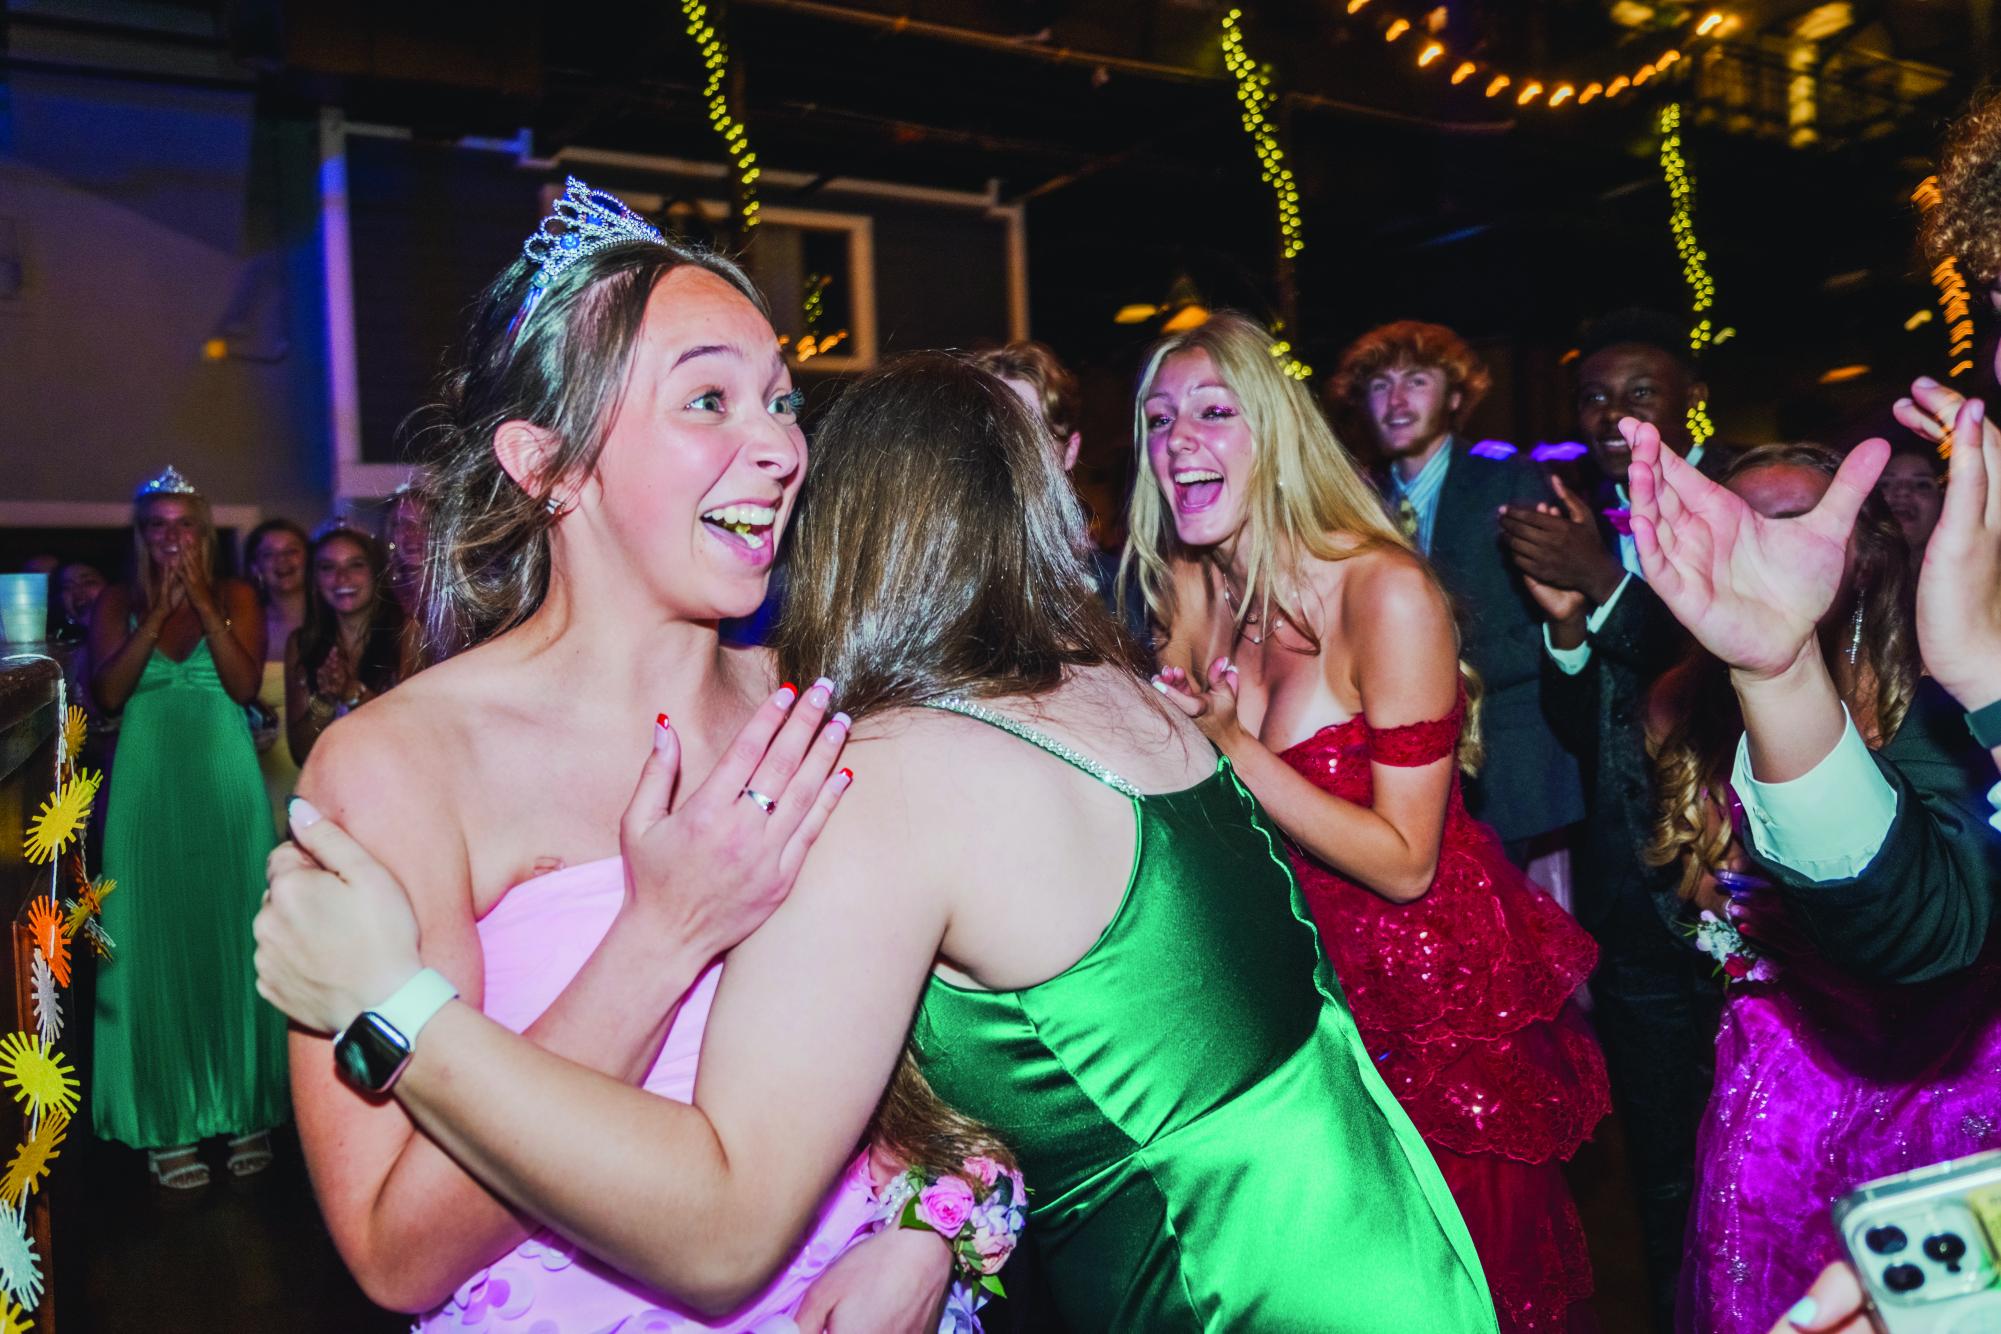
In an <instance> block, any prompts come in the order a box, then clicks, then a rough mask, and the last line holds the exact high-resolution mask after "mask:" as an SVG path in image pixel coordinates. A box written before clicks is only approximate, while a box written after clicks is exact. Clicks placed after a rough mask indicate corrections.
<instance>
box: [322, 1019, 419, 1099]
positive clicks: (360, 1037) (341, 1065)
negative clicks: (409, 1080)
mask: <svg viewBox="0 0 2001 1334" xmlns="http://www.w3.org/2000/svg"><path fill="white" fill-rule="evenodd" d="M409 1059H410V1048H409V1045H408V1044H407V1043H406V1042H405V1041H404V1039H403V1035H402V1034H401V1033H398V1032H397V1031H396V1030H395V1029H394V1028H393V1027H391V1026H390V1025H389V1024H388V1023H386V1022H384V1021H383V1019H382V1018H381V1016H379V1015H377V1014H375V1013H374V1012H373V1011H369V1012H365V1013H363V1014H361V1015H359V1016H357V1017H356V1019H355V1021H354V1022H353V1023H351V1024H349V1025H348V1026H347V1031H346V1032H345V1033H342V1034H341V1035H340V1039H339V1041H337V1042H335V1043H334V1070H335V1072H336V1073H337V1074H339V1075H340V1077H341V1079H342V1080H344V1081H345V1082H346V1083H347V1084H348V1086H349V1087H351V1088H355V1089H359V1090H361V1091H362V1092H363V1093H380V1092H382V1091H383V1090H384V1089H386V1088H388V1087H389V1085H390V1083H391V1082H392V1081H393V1080H394V1079H395V1078H396V1076H397V1074H398V1073H399V1072H400V1071H401V1070H402V1069H403V1064H404V1062H406V1061H408V1060H409Z"/></svg>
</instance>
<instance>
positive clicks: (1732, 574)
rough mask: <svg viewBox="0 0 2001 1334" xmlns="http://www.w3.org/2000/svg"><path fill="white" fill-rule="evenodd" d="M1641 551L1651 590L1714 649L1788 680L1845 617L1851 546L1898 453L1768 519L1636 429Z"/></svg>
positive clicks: (1634, 473) (1628, 431)
mask: <svg viewBox="0 0 2001 1334" xmlns="http://www.w3.org/2000/svg"><path fill="white" fill-rule="evenodd" d="M1619 430H1620V433H1621V434H1623V435H1624V436H1625V437H1626V441H1627V443H1628V444H1629V445H1631V446H1632V451H1633V453H1632V464H1631V467H1630V469H1629V471H1628V487H1629V491H1630V495H1631V497H1632V511H1633V542H1634V545H1635V547H1637V549H1638V552H1639V557H1640V570H1641V572H1642V573H1643V574H1644V575H1645V576H1646V580H1647V584H1648V586H1649V587H1651V588H1652V589H1653V590H1654V592H1655V593H1657V594H1659V595H1660V599H1661V601H1662V602H1664V603H1666V604H1667V607H1668V610H1670V611H1672V612H1673V613H1674V615H1675V619H1677V620H1679V621H1680V622H1681V623H1682V624H1683V625H1685V626H1687V627H1688V629H1689V632H1690V633H1691V634H1693V635H1694V636H1695V637H1696V639H1697V641H1698V642H1700V643H1701V644H1702V646H1703V647H1704V648H1706V649H1708V650H1709V651H1710V652H1711V653H1714V654H1715V655H1716V656H1717V657H1719V658H1721V659H1722V660H1723V661H1724V662H1725V663H1727V664H1729V666H1730V667H1732V668H1733V669H1735V670H1737V671H1741V672H1747V673H1751V674H1753V675H1756V676H1776V675H1778V674H1779V673H1780V672H1782V671H1784V670H1785V669H1786V668H1787V667H1789V666H1791V665H1792V663H1793V662H1794V661H1795V660H1796V659H1797V658H1798V657H1799V654H1800V651H1801V649H1802V648H1804V647H1805V645H1806V643H1807V641H1808V640H1809V639H1810V638H1812V636H1813V633H1814V627H1815V626H1817V625H1818V624H1819V623H1820V619H1821V618H1822V617H1823V616H1825V615H1826V614H1827V610H1828V608H1829V607H1830V606H1831V605H1833V602H1834V595H1835V592H1836V590H1837V589H1839V588H1840V586H1841V576H1842V573H1843V571H1844V570H1845V568H1846V566H1847V560H1848V538H1849V534H1850V533H1851V532H1852V531H1853V530H1854V527H1855V516H1856V514H1857V513H1859V512H1860V511H1861V508H1862V502H1863V501H1864V500H1865V499H1867V498H1868V495H1869V489H1870V487H1872V486H1874V485H1875V482H1876V475H1877V474H1878V473H1880V472H1881V471H1882V470H1883V464H1884V463H1885V462H1886V461H1888V459H1889V454H1890V447H1889V446H1888V445H1887V444H1885V443H1884V442H1883V441H1881V440H1871V441H1869V442H1868V443H1866V444H1864V445H1861V446H1859V447H1858V448H1857V449H1856V450H1855V452H1854V453H1852V454H1850V455H1849V456H1848V458H1847V459H1846V460H1845V461H1844V462H1843V463H1842V465H1841V469H1840V471H1839V472H1838V473H1836V474H1835V478H1834V481H1833V482H1832V483H1831V484H1830V485H1829V486H1828V489H1827V494H1826V495H1824V496H1822V497H1821V499H1820V503H1819V504H1817V505H1815V506H1814V507H1813V508H1812V509H1811V510H1809V511H1807V512H1806V513H1805V514H1801V515H1797V516H1795V517H1792V518H1784V519H1775V518H1767V517H1765V516H1764V515H1762V514H1759V513H1758V512H1757V511H1756V510H1754V509H1752V508H1751V507H1750V506H1749V505H1747V504H1746V503H1745V502H1744V500H1743V498H1742V497H1740V496H1738V495H1737V494H1736V493H1735V492H1733V491H1731V490H1729V489H1728V488H1727V487H1723V486H1719V485H1717V484H1716V483H1715V482H1712V481H1710V480H1709V479H1708V478H1707V477H1704V476H1703V475H1702V474H1701V473H1699V472H1697V471H1696V470H1695V469H1694V468H1693V467H1692V466H1690V465H1689V463H1688V462H1687V460H1685V459H1683V458H1682V457H1681V456H1680V455H1679V454H1676V453H1675V452H1674V451H1673V450H1670V449H1666V448H1663V447H1662V445H1661V437H1660V432H1658V431H1657V430H1655V429H1654V428H1653V427H1652V426H1650V425H1648V424H1647V423H1645V422H1640V421H1636V420H1634V419H1633V418H1630V417H1628V418H1626V419H1625V420H1624V421H1622V422H1620V423H1619Z"/></svg>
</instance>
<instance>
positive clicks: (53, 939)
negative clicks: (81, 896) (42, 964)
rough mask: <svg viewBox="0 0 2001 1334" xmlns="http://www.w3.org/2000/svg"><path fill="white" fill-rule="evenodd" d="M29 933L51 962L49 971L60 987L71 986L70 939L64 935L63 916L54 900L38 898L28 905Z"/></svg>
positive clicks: (44, 956) (45, 957)
mask: <svg viewBox="0 0 2001 1334" xmlns="http://www.w3.org/2000/svg"><path fill="white" fill-rule="evenodd" d="M28 933H29V934H30V935H32V936H33V937H34V938H35V946H36V948H38V949H39V950H41V952H42V957H43V958H44V959H47V960H48V961H49V971H50V972H51V973H53V974H55V979H56V982H57V984H58V985H61V986H65V987H66V986H68V985H69V937H68V936H67V935H65V934H63V915H62V912H61V910H60V909H58V908H57V907H56V905H55V901H54V900H52V899H45V898H41V897H37V898H36V899H35V900H34V901H33V902H31V903H30V904H29V905H28Z"/></svg>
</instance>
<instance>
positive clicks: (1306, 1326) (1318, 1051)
mask: <svg viewBox="0 0 2001 1334" xmlns="http://www.w3.org/2000/svg"><path fill="white" fill-rule="evenodd" d="M946 707H952V708H954V709H955V711H958V712H974V716H982V717H983V720H984V721H989V722H998V720H997V719H996V718H995V716H994V715H991V714H986V713H985V712H984V711H975V710H969V709H968V708H967V707H966V706H963V705H960V704H957V703H956V702H955V703H953V704H950V705H947V706H946ZM1001 725H1004V726H1005V727H1006V730H1008V731H1010V732H1013V733H1015V734H1016V735H1017V736H1022V737H1023V738H1024V739H1025V740H1029V741H1032V742H1034V743H1035V744H1037V745H1041V746H1042V747H1043V748H1044V749H1045V750H1049V751H1051V752H1052V753H1053V754H1056V755H1058V756H1059V757H1060V758H1063V759H1065V760H1067V761H1069V762H1070V763H1072V764H1075V765H1076V766H1077V767H1079V768H1082V769H1084V770H1085V772H1088V773H1091V774H1092V776H1093V777H1096V778H1098V779H1100V780H1101V781H1104V782H1107V783H1108V784H1110V785H1111V786H1113V787H1116V788H1118V789H1119V790H1120V791H1122V792H1125V793H1126V795H1127V796H1128V797H1130V798H1131V799H1132V805H1133V812H1134V816H1135V818H1136V820H1137V822H1138V826H1139V836H1138V844H1137V851H1136V854H1135V858H1134V864H1133V868H1132V875H1131V879H1130V881H1129V882H1128V885H1127V888H1126V893H1125V898H1124V901H1123V902H1122V903H1121V904H1120V906H1119V909H1118V911H1117V913H1116V914H1115V915H1114V917H1113V918H1112V921H1111V923H1110V925H1108V926H1107V927H1106V928H1105V931H1104V934H1103V935H1102V936H1101V937H1099V939H1098V941H1097V943H1096V944H1094V945H1093V946H1092V947H1091V949H1090V950H1089V951H1088V952H1087V953H1086V954H1085V955H1084V957H1083V958H1081V959H1079V960H1078V961H1077V962H1076V963H1075V964H1074V965H1072V966H1071V967H1070V968H1068V969H1066V970H1065V971H1064V972H1062V973H1061V974H1059V975H1057V976H1056V977H1054V978H1051V979H1050V980H1049V981H1047V982H1044V983H1041V984H1040V985H1038V986H1033V987H1029V988H1026V989H1024V990H1020V991H1008V992H982V991H971V990H966V989H963V988H959V987H955V986H953V985H951V984H949V983H947V982H944V981H942V980H940V979H938V978H936V977H934V978H933V979H932V980H931V982H930V984H929V986H928V987H927V988H926V991H925V993H924V997H923V1001H922V1004H921V1006H920V1009H919V1011H918V1016H917V1022H916V1027H915V1030H914V1038H913V1043H914V1047H915V1049H916V1053H917V1061H918V1065H919V1067H920V1068H921V1069H922V1070H923V1072H924V1074H925V1075H926V1076H927V1077H928V1078H929V1080H930V1081H931V1084H932V1086H933V1087H934V1088H935V1089H936V1090H937V1091H938V1093H939V1094H940V1095H941V1096H942V1097H943V1098H944V1099H945V1100H946V1101H948V1102H950V1103H951V1104H952V1105H953V1106H954V1107H957V1108H958V1109H959V1110H961V1111H963V1112H965V1113H967V1114H968V1115H971V1116H975V1117H978V1118H980V1119H981V1120H983V1121H985V1122H986V1123H987V1124H988V1125H989V1126H991V1127H992V1128H993V1129H994V1130H996V1131H997V1132H999V1134H1000V1135H1001V1136H1002V1138H1004V1139H1005V1140H1006V1141H1007V1142H1008V1143H1009V1144H1011V1145H1012V1146H1013V1147H1014V1149H1015V1151H1016V1153H1017V1155H1018V1156H1019V1158H1020V1160H1021V1166H1022V1171H1023V1173H1024V1175H1025V1176H1026V1177H1027V1180H1028V1185H1029V1190H1030V1197H1029V1198H1030V1202H1031V1208H1030V1214H1029V1225H1028V1233H1027V1240H1026V1243H1025V1244H1029V1245H1033V1246H1034V1247H1036V1248H1037V1249H1038V1250H1039V1251H1040V1253H1041V1258H1042V1260H1043V1264H1044V1266H1045V1268H1046V1270H1047V1273H1048V1277H1049V1282H1050V1288H1051V1292H1052V1294H1053V1296H1054V1299H1055V1302H1056V1305H1057V1306H1058V1308H1059V1309H1060V1310H1061V1312H1062V1314H1063V1317H1064V1319H1065V1321H1066V1323H1067V1324H1068V1325H1069V1327H1070V1328H1071V1329H1072V1330H1075V1331H1078V1334H1084V1331H1093V1332H1094V1334H1095V1332H1096V1331H1135V1332H1137V1331H1147V1332H1148V1334H1159V1332H1162V1331H1189V1330H1244V1331H1256V1332H1257V1334H1282V1332H1288V1331H1300V1332H1302V1334H1304V1332H1305V1331H1314V1332H1315V1334H1363V1332H1364V1331H1368V1332H1370V1334H1376V1332H1381V1334H1477V1332H1480V1331H1492V1330H1494V1329H1495V1317H1494V1306H1493V1302H1492V1299H1491V1298H1490V1297H1489V1295H1488V1291H1487V1284H1486V1280H1485V1278H1484V1277H1483V1276H1482V1273H1481V1269H1480V1261H1479V1257H1478V1256H1477V1255H1476V1254H1475V1253H1474V1250H1473V1242H1472V1239H1471V1238H1470V1237H1469V1236H1468V1235H1467V1231H1466V1226H1465V1224H1464V1223H1463V1222H1462V1221H1461V1220H1460V1216H1459V1211H1458V1208H1457V1207H1456V1206H1455V1205H1454V1204H1453V1202H1452V1195H1451V1192H1450V1191H1448V1190H1447V1189H1446V1185H1445V1181H1444V1178H1443V1177H1442V1176H1440V1175H1439V1171H1438V1167H1437V1165H1436V1163H1435V1162H1434V1160H1433V1159H1432V1156H1431V1153H1430V1151H1429V1150H1428V1149H1426V1148H1425V1145H1424V1141H1423V1140H1422V1139H1421V1138H1420V1137H1419V1135H1418V1133H1417V1130H1416V1128H1415V1127H1414V1126H1412V1124H1411V1122H1410V1119H1409V1117H1407V1116H1406V1115H1405V1114H1404V1112H1403V1109H1402V1108H1401V1107H1400V1106H1398V1104H1397V1101H1396V1099H1395V1097H1394V1096H1393V1095H1392V1094H1391V1093H1390V1091H1389V1088H1388V1087H1387V1086H1386V1085H1385V1084H1384V1083H1383V1081H1382V1079H1381V1077H1380V1076H1379V1075H1378V1074H1377V1073H1376V1070H1375V1067H1374V1064H1373V1063H1372V1062H1371V1061H1370V1059H1369V1054H1368V1052H1367V1051H1366V1050H1365V1049H1364V1048H1363V1046H1362V1040H1361V1037H1360V1035H1359V1034H1358V1033H1357V1032H1356V1029H1355V1022H1354V1020H1353V1019H1352V1018H1351V1017H1350V1015H1349V1013H1348V1007H1347V1004H1346V1002H1345V1001H1344V1000H1343V998H1342V995H1341V990H1340V985H1339V983H1338V982H1336V981H1335V978H1334V974H1333V971H1332V970H1331V968H1330V967H1329V966H1328V964H1327V961H1326V959H1325V957H1324V956H1323V955H1322V954H1321V952H1320V948H1319V942H1318V937H1317V935H1316V934H1315V932H1314V930H1313V927H1312V925H1311V920H1312V919H1311V917H1310V915H1309V913H1308V911H1307V908H1306V905H1305V903H1304V902H1303V900H1302V899H1301V898H1300V896H1299V891H1298V889H1297V887H1296V886H1295V885H1294V883H1293V880H1292V873H1291V871H1290V869H1289V868H1288V866H1287V864H1286V861H1285V859H1284V857H1283V856H1282V855H1281V853H1280V851H1279V849H1278V847H1277V845H1276V842H1275V840H1274V837H1273V835H1272V833H1271V832H1270V827H1269V825H1268V824H1267V823H1266V820H1265V817H1264V815H1263V813H1262V812H1261V811H1260V810H1259V808H1258V806H1257V803H1256V801H1255V800H1254V799H1253V798H1252V797H1251V795H1250V792H1249V791H1248V790H1247V789H1246V788H1245V787H1244V786H1243V784H1242V783H1241V782H1240V781H1239V780H1238V778H1237V776H1236V774H1235V771H1234V770H1232V769H1231V767H1230V765H1229V763H1228V761H1226V760H1222V759H1219V760H1218V762H1217V769H1216V773H1215V774H1214V775H1213V776H1211V777H1210V778H1209V779H1208V780H1206V781H1204V782H1202V783H1200V784H1198V785H1196V786H1195V787H1192V788H1189V789H1187V790H1185V791H1182V792H1174V793H1168V794H1164V795H1141V794H1139V793H1138V792H1137V790H1136V789H1133V788H1132V787H1131V785H1130V784H1127V783H1125V782H1124V780H1122V779H1119V778H1118V777H1117V776H1116V775H1113V774H1110V773H1108V772H1106V771H1103V770H1102V769H1099V768H1097V767H1096V766H1094V765H1092V764H1091V762H1090V761H1088V760H1086V759H1084V758H1083V757H1081V756H1078V755H1076V754H1075V753H1074V752H1071V751H1068V750H1067V749H1066V748H1064V747H1062V746H1060V745H1059V744H1057V743H1054V742H1051V741H1049V740H1048V739H1047V738H1044V737H1041V736H1039V735H1037V734H1034V733H1032V732H1031V731H1030V730H1029V729H1027V728H1024V727H1022V726H1021V725H1020V724H1017V723H1012V722H1011V721H1010V722H1007V723H1005V724H1001Z"/></svg>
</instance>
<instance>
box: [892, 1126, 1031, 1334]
mask: <svg viewBox="0 0 2001 1334" xmlns="http://www.w3.org/2000/svg"><path fill="white" fill-rule="evenodd" d="M961 1172H962V1174H961V1175H945V1176H934V1175H932V1174H931V1173H929V1172H926V1171H924V1170H922V1169H919V1168H912V1169H911V1170H910V1171H907V1172H904V1173H903V1174H901V1175H900V1176H897V1177H896V1178H895V1179H893V1180H892V1181H890V1183H889V1184H888V1185H887V1186H885V1187H883V1190H882V1202H881V1204H880V1206H879V1207H878V1210H877V1214H876V1217H877V1218H878V1219H879V1220H880V1221H882V1222H884V1223H887V1224H890V1225H892V1226H895V1227H915V1228H923V1229H924V1230H926V1231H928V1232H936V1233H937V1234H938V1235H939V1236H941V1237H943V1238H944V1239H945V1244H946V1245H947V1246H949V1247H950V1248H951V1250H952V1262H953V1269H954V1273H955V1277H954V1279H953V1282H952V1292H951V1295H950V1297H949V1298H948V1300H947V1301H946V1303H945V1314H944V1318H943V1319H942V1320H941V1321H940V1322H939V1325H938V1330H939V1334H978V1331H979V1329H980V1321H979V1315H978V1312H979V1309H980V1308H981V1307H982V1306H985V1305H986V1303H987V1294H988V1293H992V1294H993V1295H994V1296H996V1297H1005V1296H1006V1295H1007V1293H1006V1292H1005V1291H1004V1290H1003V1289H1002V1287H1001V1281H1000V1279H998V1278H997V1277H995V1275H997V1274H999V1273H1000V1270H1001V1266H1003V1265H1005V1264H1006V1263H1007V1259H1008V1256H1010V1255H1012V1254H1013V1253H1014V1247H1015V1243H1016V1242H1018V1241H1020V1240H1021V1232H1022V1229H1023V1228H1024V1227H1026V1226H1027V1224H1028V1186H1027V1184H1026V1183H1025V1182H1023V1180H1022V1177H1021V1173H1020V1172H1018V1171H1016V1170H1014V1169H1013V1168H1010V1167H1004V1166H1002V1164H1000V1163H999V1162H997V1161H996V1160H994V1159H992V1158H988V1157H985V1156H981V1155H976V1156H974V1157H971V1158H968V1159H966V1161H965V1164H964V1166H963V1168H962V1169H961ZM974 1182H977V1183H979V1187H980V1189H979V1192H978V1193H975V1191H974V1189H973V1183H974Z"/></svg>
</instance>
